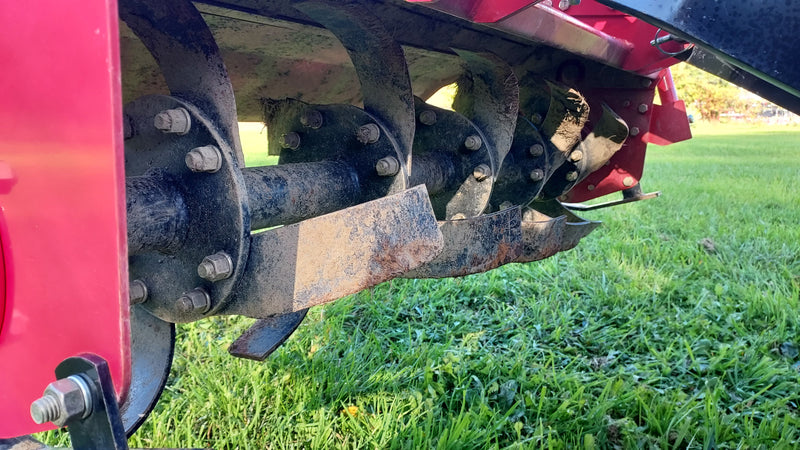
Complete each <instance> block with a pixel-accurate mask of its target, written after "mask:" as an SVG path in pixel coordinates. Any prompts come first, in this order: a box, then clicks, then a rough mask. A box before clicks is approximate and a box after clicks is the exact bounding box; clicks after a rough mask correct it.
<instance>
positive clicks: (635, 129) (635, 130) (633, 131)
mask: <svg viewBox="0 0 800 450" xmlns="http://www.w3.org/2000/svg"><path fill="white" fill-rule="evenodd" d="M629 134H630V135H631V136H638V135H639V127H631V131H630V133H629Z"/></svg>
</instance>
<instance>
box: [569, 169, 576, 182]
mask: <svg viewBox="0 0 800 450" xmlns="http://www.w3.org/2000/svg"><path fill="white" fill-rule="evenodd" d="M566 178H567V181H569V182H573V181H575V180H577V179H578V172H576V171H574V170H571V171H569V172H567V177H566Z"/></svg>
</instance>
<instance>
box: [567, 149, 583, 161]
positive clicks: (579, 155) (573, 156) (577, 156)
mask: <svg viewBox="0 0 800 450" xmlns="http://www.w3.org/2000/svg"><path fill="white" fill-rule="evenodd" d="M582 159H583V152H582V151H580V150H575V151H573V152H572V153H570V154H569V160H570V161H572V162H578V161H580V160H582Z"/></svg>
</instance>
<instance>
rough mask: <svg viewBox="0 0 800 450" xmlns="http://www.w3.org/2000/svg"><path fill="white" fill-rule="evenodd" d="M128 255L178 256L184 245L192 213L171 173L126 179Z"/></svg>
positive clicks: (156, 172)
mask: <svg viewBox="0 0 800 450" xmlns="http://www.w3.org/2000/svg"><path fill="white" fill-rule="evenodd" d="M125 202H126V210H127V219H128V254H130V255H135V254H138V253H140V252H142V251H157V252H161V253H166V254H170V253H174V252H175V251H176V250H178V249H179V248H180V247H181V245H182V244H183V241H184V239H185V238H186V230H187V225H188V222H189V212H188V211H187V209H186V203H185V202H184V201H183V197H182V196H181V194H180V192H178V190H177V189H176V188H175V186H174V183H173V182H172V181H171V180H170V177H169V175H168V174H167V173H164V172H161V171H158V170H153V171H150V172H149V173H148V175H141V176H136V177H128V178H126V179H125Z"/></svg>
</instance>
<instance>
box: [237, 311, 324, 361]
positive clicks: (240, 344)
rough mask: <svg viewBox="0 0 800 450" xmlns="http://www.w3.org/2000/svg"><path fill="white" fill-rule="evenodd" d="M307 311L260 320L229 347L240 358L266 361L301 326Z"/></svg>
mask: <svg viewBox="0 0 800 450" xmlns="http://www.w3.org/2000/svg"><path fill="white" fill-rule="evenodd" d="M306 313H308V310H307V309H302V310H300V311H295V312H292V313H289V314H282V315H280V316H275V317H268V318H266V319H261V320H258V321H257V322H256V323H254V324H253V325H252V326H251V327H250V328H248V329H247V331H245V332H244V333H242V335H241V336H239V337H238V338H236V340H235V341H233V343H232V344H231V346H230V347H228V353H230V354H231V355H233V356H236V357H238V358H246V359H252V360H255V361H264V360H265V359H267V357H268V356H269V355H270V354H271V353H272V352H274V351H275V350H276V349H277V348H278V347H280V346H281V345H282V344H283V343H284V342H285V341H286V339H288V338H289V336H290V335H291V334H292V333H294V330H296V329H297V327H299V326H300V323H302V322H303V319H305V317H306Z"/></svg>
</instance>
